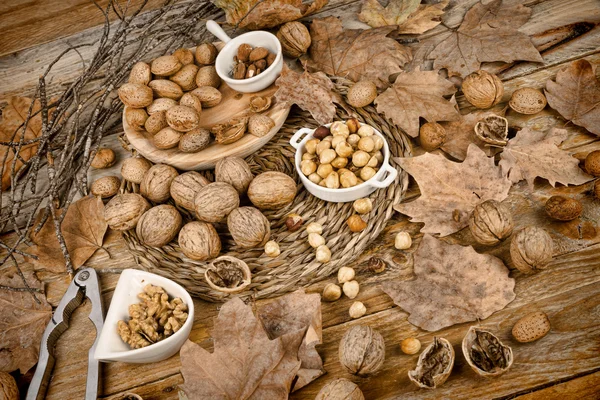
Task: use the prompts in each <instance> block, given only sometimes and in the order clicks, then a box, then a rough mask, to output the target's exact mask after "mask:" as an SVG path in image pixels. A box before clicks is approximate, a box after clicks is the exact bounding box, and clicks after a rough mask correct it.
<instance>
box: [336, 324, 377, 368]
mask: <svg viewBox="0 0 600 400" xmlns="http://www.w3.org/2000/svg"><path fill="white" fill-rule="evenodd" d="M339 357H340V363H341V364H342V365H343V366H344V368H346V370H347V371H348V372H350V373H351V374H354V375H359V376H368V375H371V374H374V373H375V372H377V371H378V370H379V369H380V368H381V366H382V365H383V361H384V360H385V342H384V340H383V336H381V334H380V333H379V332H377V331H376V330H374V329H372V328H371V327H369V326H366V325H355V326H353V327H351V328H350V329H348V330H347V331H346V333H345V334H344V336H343V337H342V340H341V341H340V347H339Z"/></svg>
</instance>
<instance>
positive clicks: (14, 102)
mask: <svg viewBox="0 0 600 400" xmlns="http://www.w3.org/2000/svg"><path fill="white" fill-rule="evenodd" d="M30 106H31V99H29V98H27V97H11V98H10V100H9V102H8V105H7V106H6V107H5V108H4V109H3V110H2V122H0V141H2V142H13V143H15V144H16V143H19V141H20V140H21V138H23V141H25V142H27V141H30V140H32V139H35V138H37V137H39V136H40V135H41V133H42V132H41V131H42V115H41V114H40V113H38V114H37V115H34V116H32V117H31V118H30V119H29V122H28V124H27V129H25V135H23V124H24V123H25V119H26V118H27V114H28V112H29V107H30ZM40 108H41V106H40V102H39V101H38V100H35V103H34V104H33V108H32V110H31V115H33V114H34V113H35V112H37V111H39V110H40ZM15 133H16V134H15ZM13 135H15V136H14V137H13ZM37 148H38V144H37V143H31V144H28V145H23V146H22V147H21V150H20V151H19V156H20V159H19V158H17V160H16V161H14V159H15V150H16V148H13V147H9V146H5V145H0V157H1V160H2V162H3V164H4V169H3V171H2V190H6V189H8V188H9V187H10V186H11V168H12V163H13V161H14V162H15V173H16V172H17V171H19V169H21V167H22V166H23V162H26V161H27V160H29V159H30V158H31V157H33V156H34V155H35V153H36V151H37Z"/></svg>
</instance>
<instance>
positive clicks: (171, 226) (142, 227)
mask: <svg viewBox="0 0 600 400" xmlns="http://www.w3.org/2000/svg"><path fill="white" fill-rule="evenodd" d="M181 223H182V218H181V214H179V211H177V209H176V208H175V207H173V206H172V205H170V204H161V205H159V206H156V207H152V208H151V209H149V210H148V211H146V212H145V213H144V215H142V216H141V217H140V220H139V221H138V224H137V227H136V228H135V233H136V234H137V236H138V238H139V239H140V241H141V242H142V243H144V244H146V245H148V246H152V247H162V246H164V245H166V244H168V243H169V242H170V241H171V240H173V239H174V238H175V236H177V233H178V232H179V229H180V228H181Z"/></svg>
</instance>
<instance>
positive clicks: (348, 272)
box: [337, 267, 355, 283]
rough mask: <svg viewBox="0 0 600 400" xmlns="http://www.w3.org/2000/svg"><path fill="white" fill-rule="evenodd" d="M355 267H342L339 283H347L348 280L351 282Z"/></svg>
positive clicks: (339, 272)
mask: <svg viewBox="0 0 600 400" xmlns="http://www.w3.org/2000/svg"><path fill="white" fill-rule="evenodd" d="M354 275H355V272H354V268H350V267H341V268H340V269H339V270H338V275H337V277H338V282H339V283H346V282H350V281H351V280H353V279H354Z"/></svg>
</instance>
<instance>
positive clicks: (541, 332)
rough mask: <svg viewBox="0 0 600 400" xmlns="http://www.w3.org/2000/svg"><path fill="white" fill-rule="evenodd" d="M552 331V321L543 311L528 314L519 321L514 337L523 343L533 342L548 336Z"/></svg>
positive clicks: (515, 327)
mask: <svg viewBox="0 0 600 400" xmlns="http://www.w3.org/2000/svg"><path fill="white" fill-rule="evenodd" d="M549 330H550V320H549V319H548V316H547V315H546V314H544V313H543V312H541V311H537V312H533V313H531V314H527V315H526V316H524V317H523V318H521V319H520V320H518V321H517V323H516V324H515V326H513V329H512V335H513V337H514V338H515V339H516V340H517V341H518V342H521V343H528V342H533V341H534V340H538V339H540V338H543V337H544V336H546V334H547V333H548V331H549Z"/></svg>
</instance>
